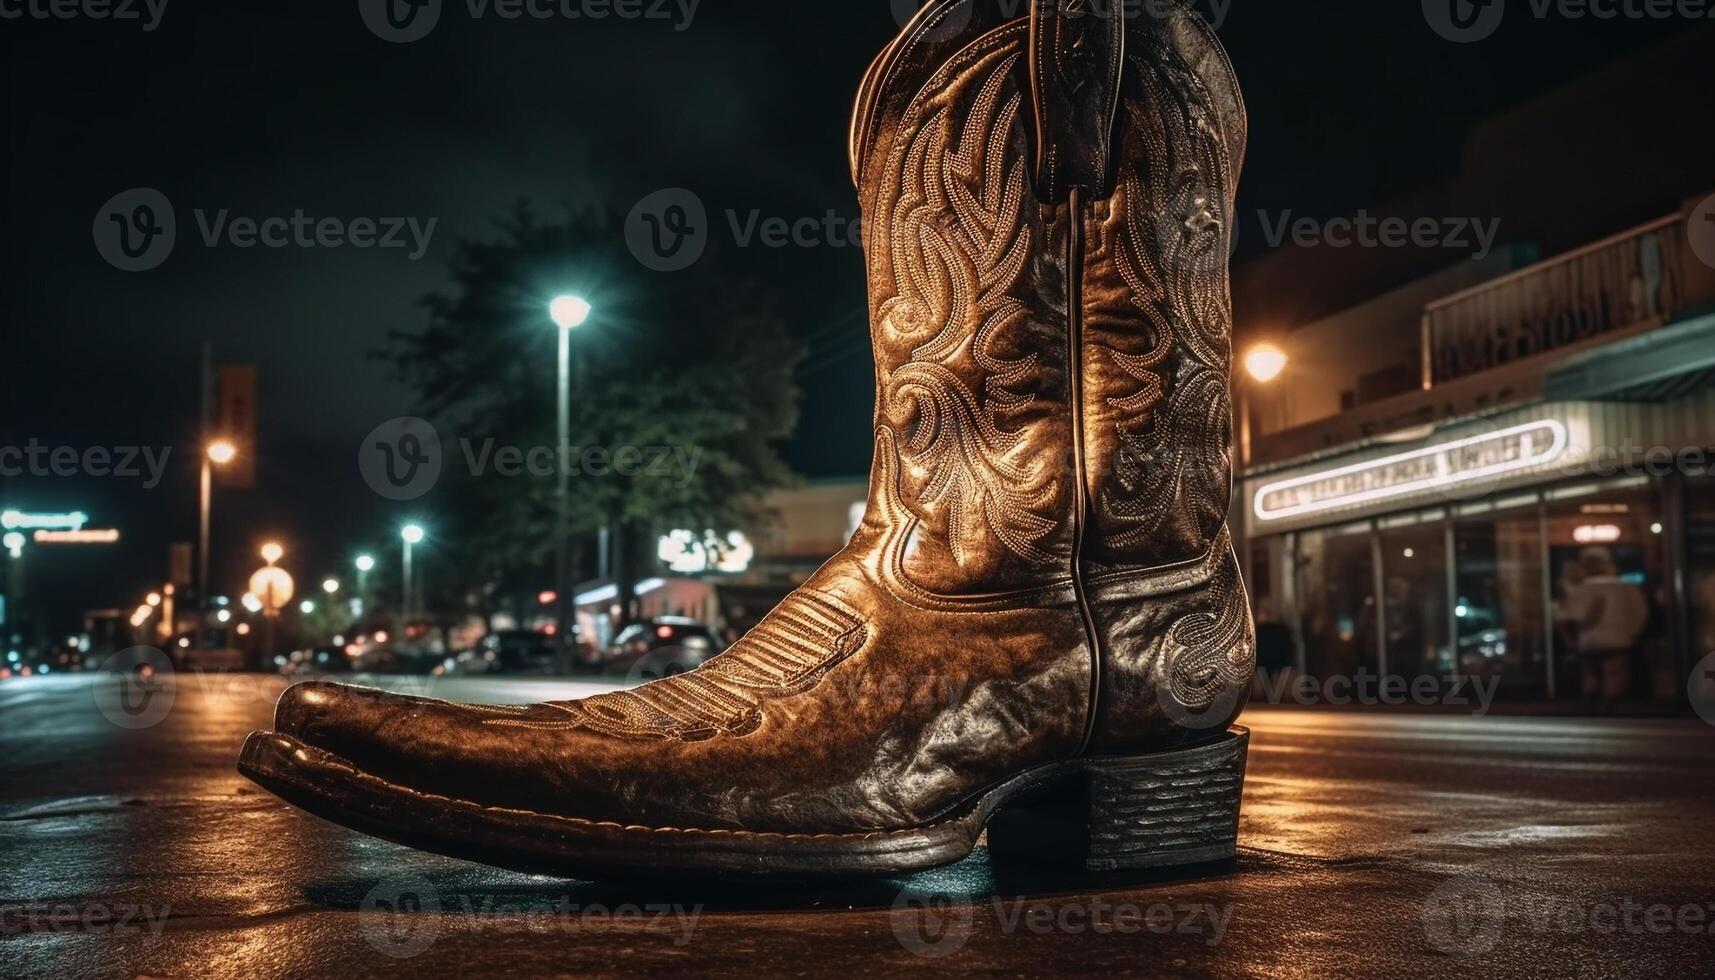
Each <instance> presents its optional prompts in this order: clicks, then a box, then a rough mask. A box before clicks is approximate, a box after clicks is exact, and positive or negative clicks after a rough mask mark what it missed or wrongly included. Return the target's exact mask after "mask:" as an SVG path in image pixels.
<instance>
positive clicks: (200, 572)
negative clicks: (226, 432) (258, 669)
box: [197, 439, 238, 612]
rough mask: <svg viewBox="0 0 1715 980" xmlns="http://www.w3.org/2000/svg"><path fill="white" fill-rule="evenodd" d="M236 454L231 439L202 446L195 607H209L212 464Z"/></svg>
mask: <svg viewBox="0 0 1715 980" xmlns="http://www.w3.org/2000/svg"><path fill="white" fill-rule="evenodd" d="M237 458H238V447H237V446H236V445H234V444H233V443H232V440H230V439H216V440H214V441H213V442H210V443H209V444H208V445H207V446H204V447H203V451H202V472H201V473H200V474H199V477H200V480H199V483H200V489H201V491H202V495H201V498H200V501H199V506H198V509H197V514H198V521H197V608H198V609H199V610H200V611H203V612H206V611H207V610H208V549H209V531H208V525H209V513H210V512H211V511H212V510H213V509H214V467H216V466H225V465H226V464H228V463H230V462H232V461H233V460H235V459H237Z"/></svg>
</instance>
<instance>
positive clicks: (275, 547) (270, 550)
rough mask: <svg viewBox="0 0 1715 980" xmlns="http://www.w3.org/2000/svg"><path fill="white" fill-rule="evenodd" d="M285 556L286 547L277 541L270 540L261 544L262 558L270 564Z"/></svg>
mask: <svg viewBox="0 0 1715 980" xmlns="http://www.w3.org/2000/svg"><path fill="white" fill-rule="evenodd" d="M285 556H286V549H285V548H282V547H280V545H279V543H277V542H274V541H270V542H268V543H267V544H265V545H263V546H262V560H263V561H265V562H267V563H268V564H270V565H272V564H274V563H275V562H277V561H279V560H280V559H281V558H284V557H285Z"/></svg>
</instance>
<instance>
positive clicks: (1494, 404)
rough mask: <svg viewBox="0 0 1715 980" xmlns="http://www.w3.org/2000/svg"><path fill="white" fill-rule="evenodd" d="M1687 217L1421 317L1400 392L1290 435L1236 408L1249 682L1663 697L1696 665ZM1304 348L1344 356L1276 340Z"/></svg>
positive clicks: (1702, 327)
mask: <svg viewBox="0 0 1715 980" xmlns="http://www.w3.org/2000/svg"><path fill="white" fill-rule="evenodd" d="M1705 210H1708V205H1707V202H1705V201H1703V200H1697V201H1691V202H1687V204H1686V206H1685V208H1684V209H1682V211H1681V212H1680V213H1677V214H1673V215H1669V216H1667V217H1664V218H1662V219H1661V220H1659V221H1655V222H1651V223H1649V224H1648V225H1645V226H1643V227H1641V228H1636V229H1633V230H1631V231H1628V232H1626V233H1623V234H1621V235H1617V236H1615V237H1613V238H1611V239H1608V240H1606V241H1602V242H1597V243H1594V244H1592V245H1590V246H1587V247H1585V248H1583V249H1579V250H1578V251H1576V252H1574V253H1572V254H1570V255H1566V256H1561V257H1558V258H1554V259H1551V260H1549V261H1546V262H1541V263H1538V264H1535V265H1531V266H1527V267H1524V268H1521V269H1516V270H1513V271H1511V272H1509V273H1507V274H1505V275H1501V276H1499V277H1497V278H1493V279H1491V280H1489V281H1487V282H1483V283H1480V284H1477V285H1475V286H1472V287H1470V288H1466V289H1463V290H1461V291H1458V292H1456V293H1453V294H1452V295H1449V296H1445V297H1442V298H1439V299H1436V300H1434V301H1432V302H1430V303H1429V304H1428V305H1427V306H1426V307H1424V308H1423V309H1422V313H1421V318H1420V324H1419V328H1418V329H1419V331H1420V333H1419V336H1418V337H1417V338H1415V339H1416V340H1417V341H1418V343H1417V345H1416V346H1417V348H1418V357H1419V359H1420V361H1421V380H1420V383H1419V384H1418V385H1417V386H1416V387H1415V390H1410V391H1405V392H1402V393H1400V394H1396V395H1393V396H1391V397H1385V398H1380V399H1376V400H1373V401H1368V402H1367V403H1363V404H1352V402H1353V401H1354V400H1353V399H1351V398H1348V399H1346V404H1344V405H1342V406H1341V408H1342V410H1340V411H1337V412H1335V413H1333V414H1329V415H1326V416H1324V417H1321V418H1315V419H1311V420H1308V421H1306V420H1303V419H1298V418H1293V417H1292V416H1291V414H1290V412H1288V413H1285V414H1282V413H1281V412H1280V411H1278V410H1276V411H1274V412H1273V413H1272V414H1271V410H1270V404H1269V399H1270V396H1271V394H1273V393H1271V392H1269V391H1266V390H1260V389H1259V390H1255V391H1252V392H1249V393H1248V394H1249V397H1248V399H1246V403H1245V407H1244V408H1243V411H1246V412H1248V413H1251V414H1250V415H1249V416H1248V417H1249V418H1250V420H1251V423H1252V425H1253V426H1254V427H1255V430H1256V432H1255V434H1254V435H1253V436H1252V438H1251V440H1250V458H1249V463H1248V465H1246V466H1243V467H1242V480H1241V492H1240V494H1239V495H1238V503H1237V506H1238V508H1239V513H1238V514H1236V515H1235V517H1236V519H1237V520H1238V521H1239V523H1240V525H1241V526H1242V528H1243V534H1244V538H1245V544H1244V547H1243V554H1244V558H1245V563H1246V565H1247V572H1248V581H1249V582H1250V585H1251V591H1252V597H1253V602H1254V603H1255V607H1256V612H1257V617H1258V620H1259V623H1263V624H1266V625H1267V627H1268V629H1267V630H1265V633H1266V634H1268V635H1271V636H1275V637H1283V638H1286V637H1289V638H1290V641H1291V642H1290V643H1289V644H1287V643H1282V642H1275V643H1265V644H1264V646H1263V649H1261V650H1260V651H1259V653H1260V656H1261V658H1262V660H1263V662H1264V666H1265V667H1273V668H1275V669H1281V668H1286V669H1292V670H1297V671H1301V672H1304V673H1306V674H1309V675H1312V676H1317V677H1329V676H1341V675H1344V676H1350V675H1355V674H1360V673H1368V674H1371V675H1379V676H1398V677H1404V678H1407V679H1417V678H1423V677H1433V678H1436V679H1437V680H1438V681H1439V682H1441V683H1442V684H1449V683H1456V682H1459V681H1461V680H1462V679H1473V678H1482V679H1485V680H1488V681H1492V682H1493V683H1494V684H1495V685H1496V690H1497V691H1498V692H1499V696H1500V697H1501V698H1503V699H1509V700H1514V701H1577V700H1579V699H1580V698H1586V699H1602V700H1608V701H1626V702H1640V701H1647V702H1657V703H1661V704H1664V705H1665V704H1672V703H1677V704H1684V703H1685V701H1684V694H1685V690H1686V685H1687V683H1688V678H1690V677H1691V676H1692V673H1693V668H1694V667H1696V666H1697V665H1698V664H1699V663H1700V662H1701V661H1703V658H1705V657H1707V656H1710V655H1712V654H1715V267H1712V266H1715V259H1711V258H1710V257H1708V256H1704V255H1702V254H1700V253H1702V252H1704V251H1706V249H1704V248H1703V242H1702V241H1701V240H1697V239H1694V237H1693V236H1695V235H1696V234H1698V233H1699V232H1701V230H1702V229H1700V228H1699V226H1698V225H1697V222H1698V221H1699V220H1701V219H1700V214H1701V212H1703V211H1705ZM1340 329H1341V330H1349V329H1352V328H1351V326H1350V318H1346V320H1345V321H1343V325H1342V326H1341V328H1340ZM1370 341H1371V342H1372V343H1378V344H1387V343H1399V344H1400V347H1399V349H1408V348H1410V347H1411V346H1413V345H1412V342H1411V341H1412V338H1389V337H1378V338H1370ZM1330 342H1336V343H1352V342H1354V340H1353V338H1352V337H1349V336H1348V337H1346V338H1344V339H1341V338H1330V337H1327V336H1318V335H1317V331H1315V330H1314V329H1311V330H1305V331H1300V332H1299V333H1297V334H1294V335H1293V337H1292V338H1290V339H1288V340H1287V341H1285V342H1284V343H1283V344H1282V346H1283V347H1284V348H1285V352H1286V354H1287V355H1288V358H1289V359H1290V358H1291V357H1292V353H1293V352H1292V349H1291V348H1292V345H1293V344H1295V343H1298V344H1303V343H1315V344H1318V345H1326V344H1328V343H1330ZM1307 359H1308V360H1312V361H1315V360H1316V358H1315V357H1310V358H1307ZM1348 382H1349V383H1351V384H1352V386H1353V387H1360V386H1361V381H1359V380H1357V379H1341V378H1337V377H1311V378H1304V377H1300V378H1298V379H1297V383H1298V384H1300V385H1304V386H1313V387H1319V388H1321V389H1324V390H1326V389H1328V388H1329V387H1330V386H1332V387H1333V389H1334V390H1335V391H1336V392H1337V391H1338V388H1339V387H1340V386H1341V385H1342V384H1344V383H1348ZM1288 383H1289V384H1290V383H1291V381H1290V380H1289V382H1288ZM1276 408H1278V407H1276ZM1271 418H1272V419H1273V420H1274V421H1275V422H1276V424H1275V425H1274V426H1273V427H1270V425H1269V421H1270V420H1271ZM1282 422H1284V423H1285V424H1280V423H1282ZM1271 661H1273V662H1271ZM1598 664H1600V665H1603V666H1602V667H1601V668H1600V669H1598V668H1597V667H1596V665H1598ZM1604 671H1606V673H1604Z"/></svg>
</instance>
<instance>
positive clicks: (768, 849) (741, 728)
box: [239, 0, 1254, 877]
mask: <svg viewBox="0 0 1715 980" xmlns="http://www.w3.org/2000/svg"><path fill="white" fill-rule="evenodd" d="M1110 6H1111V8H1112V9H1113V10H1115V11H1118V10H1122V9H1124V8H1125V7H1127V6H1129V5H1120V4H1112V5H1110V4H1099V5H1098V4H1093V3H1090V2H1088V0H1037V2H1035V3H1033V5H1032V9H1031V11H1030V14H1029V16H1028V17H1013V16H1011V15H1010V13H1009V12H1010V11H1011V10H1012V5H1011V4H1007V3H1004V2H1002V0H936V2H933V3H931V4H930V5H928V6H927V7H925V8H924V9H923V10H922V11H920V12H919V13H918V15H917V16H916V17H915V18H914V19H913V20H912V21H911V22H910V23H909V24H908V25H907V26H906V28H905V30H904V31H903V33H902V34H900V36H899V37H898V38H897V39H896V40H895V41H894V42H893V43H892V44H890V45H889V46H888V48H887V49H886V50H885V51H884V52H883V53H882V54H881V56H880V57H879V58H878V59H877V60H876V61H875V63H874V64H873V65H872V66H871V68H870V69H869V72H868V74H867V76H866V77H865V80H864V82H863V85H862V89H861V91H860V95H859V98H858V102H857V108H856V112H855V114H854V119H853V125H852V130H851V162H852V168H853V176H854V179H855V181H856V183H857V187H858V191H859V194H860V196H861V199H862V200H861V204H862V209H863V216H864V229H865V243H864V244H865V254H866V258H867V264H868V272H869V281H870V294H871V324H870V328H871V335H872V340H873V343H874V347H875V363H876V373H877V381H878V395H877V405H876V414H875V447H874V453H875V455H874V465H873V470H872V474H871V479H870V493H869V501H868V509H867V511H866V514H865V517H864V520H863V522H862V524H861V526H860V527H859V529H858V530H857V531H856V532H855V533H854V535H853V537H852V539H851V541H850V543H849V544H848V545H847V546H846V548H845V549H844V550H842V551H841V552H840V553H839V554H837V555H836V556H834V557H833V558H832V559H830V560H829V561H828V563H827V564H826V565H824V566H823V567H822V568H821V570H819V571H818V572H817V573H816V574H815V575H814V576H812V577H811V578H810V579H809V580H808V581H807V582H806V583H805V584H804V586H803V587H802V588H800V589H798V590H797V591H795V592H793V593H792V594H791V595H790V596H788V597H787V598H786V599H785V600H784V601H783V602H782V603H781V604H780V606H779V607H778V608H776V609H775V610H774V611H773V612H771V613H770V614H769V615H768V616H767V618H765V619H764V620H763V621H762V623H761V624H759V625H758V626H757V627H756V628H755V629H753V630H751V631H750V633H748V634H747V635H746V636H745V637H744V638H743V639H741V640H740V641H739V642H738V643H736V644H735V645H734V646H733V647H732V648H730V649H729V650H727V651H725V652H724V653H722V654H720V655H719V656H717V657H715V658H714V659H712V660H711V661H709V662H708V663H706V664H705V665H703V666H702V667H700V668H698V669H697V670H695V671H692V672H690V673H687V674H682V675H678V676H675V677H669V678H666V679H663V680H659V681H655V682H653V683H650V684H646V685H644V686H642V687H639V688H635V689H632V690H628V691H621V692H616V693H610V694H602V695H598V696H595V697H590V698H585V699H582V700H577V701H568V702H554V703H547V704H536V705H524V706H508V707H487V706H476V705H463V704H453V703H448V702H443V701H435V700H428V699H423V698H413V697H404V696H398V695H390V694H383V693H380V692H374V691H368V690H365V689H361V688H355V687H347V686H343V685H336V684H326V683H311V684H302V685H298V686H296V687H293V688H292V689H291V690H289V691H287V692H286V693H285V695H284V696H283V697H282V698H281V701H280V705H279V708H278V710H277V713H276V719H275V731H272V732H258V733H254V734H252V735H251V736H250V738H249V740H248V741H247V742H246V744H245V747H244V751H243V756H242V758H241V759H240V761H239V769H240V771H241V772H243V773H244V774H246V775H247V776H249V777H250V778H252V779H254V780H256V781H257V782H259V783H261V784H262V785H263V786H266V787H268V788H269V789H271V790H273V791H274V792H276V793H277V794H279V795H280V796H282V797H284V798H285V799H287V800H288V801H291V802H293V803H296V804H298V805H300V806H302V807H304V808H305V809H307V810H309V811H311V812H313V813H316V814H319V815H321V816H324V817H327V818H328V819H331V820H334V821H337V822H339V823H342V824H345V825H347V826H350V827H354V828H356V829H358V830H362V831H364V832H366V833H369V834H373V835H375V836H378V837H383V838H386V839H389V840H393V841H398V842H401V843H405V844H409V845H412V846H415V847H420V848H424V849H427V850H431V851H436V852H440V853H444V854H450V855H454V856H457V857H464V858H470V859H473V860H477V861H484V862H487V863H491V864H496V865H500V866H503V867H508V868H514V869H518V870H524V871H530V872H556V873H561V874H567V875H572V876H577V877H600V876H609V875H622V874H630V873H638V872H645V871H652V872H656V873H663V872H672V873H711V872H741V873H753V874H768V873H775V874H796V875H805V874H863V873H896V872H905V871H911V870H916V869H922V868H928V867H933V866H936V865H940V864H944V863H947V862H951V861H955V860H957V859H959V858H961V857H963V856H965V855H966V854H968V853H969V852H970V851H971V850H972V848H973V847H974V846H975V845H976V843H977V840H978V837H979V835H980V834H981V833H982V832H983V830H984V828H985V826H988V828H989V841H990V846H991V848H992V849H993V851H994V852H995V853H996V854H997V855H1024V856H1029V855H1033V854H1045V855H1046V854H1052V855H1055V856H1060V855H1070V856H1071V857H1073V858H1075V859H1076V860H1079V861H1081V862H1082V863H1083V864H1084V865H1085V866H1087V867H1090V868H1122V867H1150V866H1163V865H1178V864H1190V863H1198V862H1204V861H1210V860H1217V859H1224V858H1230V857H1231V856H1232V855H1233V852H1234V847H1235V842H1236V837H1237V823H1238V807H1239V793H1240V785H1241V783H1242V780H1243V770H1244V761H1245V748H1246V741H1247V735H1246V733H1245V732H1244V731H1243V730H1242V729H1238V728H1232V727H1229V725H1230V723H1231V721H1232V720H1233V719H1234V718H1235V717H1236V715H1237V713H1238V710H1239V707H1240V699H1241V697H1242V696H1243V695H1244V694H1245V693H1246V692H1247V691H1248V688H1249V684H1250V680H1251V676H1252V672H1253V663H1254V657H1253V640H1252V632H1251V623H1250V617H1249V612H1248V608H1247V603H1246V600H1245V597H1244V591H1243V587H1242V585H1241V584H1240V582H1239V578H1238V573H1237V566H1236V564H1235V561H1234V558H1233V553H1232V548H1231V546H1230V544H1229V542H1228V538H1227V534H1226V532H1225V529H1224V521H1225V516H1226V512H1227V508H1228V501H1229V497H1230V486H1229V481H1230V475H1229V457H1228V452H1229V450H1228V447H1229V442H1230V428H1231V424H1230V410H1229V403H1228V361H1229V337H1228V332H1229V320H1230V315H1229V305H1228V296H1227V282H1226V257H1227V244H1228V241H1229V216H1230V214H1231V213H1232V209H1233V192H1234V183H1235V180H1236V174H1237V170H1238V162H1239V159H1240V157H1241V155H1242V147H1243V142H1244V125H1245V123H1244V114H1243V109H1242V106H1241V102H1240V98H1239V94H1238V89H1237V86H1236V85H1235V83H1234V80H1233V77H1232V74H1231V71H1230V68H1229V66H1228V65H1227V62H1226V59H1225V56H1224V55H1223V54H1222V53H1221V50H1220V47H1219V45H1218V43H1217V42H1216V40H1215V38H1214V36H1213V34H1212V32H1211V31H1210V30H1209V29H1208V28H1207V26H1206V25H1205V24H1204V23H1203V22H1202V21H1201V20H1200V19H1198V18H1197V17H1196V16H1195V15H1193V14H1190V13H1187V12H1185V11H1183V10H1181V9H1179V8H1177V7H1174V8H1172V9H1171V10H1169V11H1167V12H1165V13H1162V12H1160V11H1156V12H1157V13H1161V15H1160V16H1149V15H1143V14H1136V13H1135V12H1133V13H1134V15H1133V16H1129V17H1126V16H1120V15H1118V14H1115V15H1114V16H1107V11H1108V10H1109V8H1110ZM1150 9H1151V10H1156V8H1154V7H1151V8H1150ZM991 818H992V820H991Z"/></svg>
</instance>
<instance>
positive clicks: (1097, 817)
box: [988, 726, 1250, 871]
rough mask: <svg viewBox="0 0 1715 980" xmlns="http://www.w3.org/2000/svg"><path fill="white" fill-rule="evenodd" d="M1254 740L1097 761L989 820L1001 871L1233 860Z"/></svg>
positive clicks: (1245, 733)
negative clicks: (1005, 865)
mask: <svg viewBox="0 0 1715 980" xmlns="http://www.w3.org/2000/svg"><path fill="white" fill-rule="evenodd" d="M1249 747H1250V731H1249V730H1248V729H1245V728H1239V727H1237V726H1235V727H1233V728H1231V729H1229V730H1228V731H1227V733H1226V734H1225V735H1224V736H1223V737H1222V738H1220V739H1219V740H1217V741H1214V742H1208V743H1205V744H1203V745H1198V746H1194V747H1191V748H1187V749H1179V750H1176V751H1172V752H1162V753H1158V754H1156V755H1146V756H1131V757H1114V758H1091V759H1085V760H1084V761H1083V763H1082V767H1083V771H1082V773H1080V774H1078V775H1077V776H1075V777H1073V778H1070V779H1068V780H1067V781H1066V782H1064V783H1061V784H1058V785H1056V786H1053V787H1044V788H1043V790H1042V791H1040V792H1039V793H1037V794H1033V796H1032V797H1031V798H1030V799H1026V800H1023V801H1020V802H1018V803H1015V804H1012V805H1009V806H1007V807H1006V808H1004V809H1002V810H1001V811H999V812H997V813H996V814H995V815H994V817H993V818H992V819H991V820H990V821H989V825H988V845H989V853H990V855H991V857H993V858H994V860H996V861H997V862H1006V861H1026V862H1030V863H1054V864H1060V865H1065V864H1068V863H1073V862H1075V863H1076V864H1078V865H1079V866H1081V867H1082V868H1083V869H1084V870H1088V871H1119V870H1127V869H1144V868H1168V867H1175V866H1179V865H1188V864H1204V863H1208V862H1214V861H1230V860H1232V859H1233V857H1234V855H1235V853H1236V851H1237V848H1238V839H1239V798H1240V795H1241V793H1242V790H1243V788H1244V779H1245V757H1246V753H1247V750H1248V749H1249Z"/></svg>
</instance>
